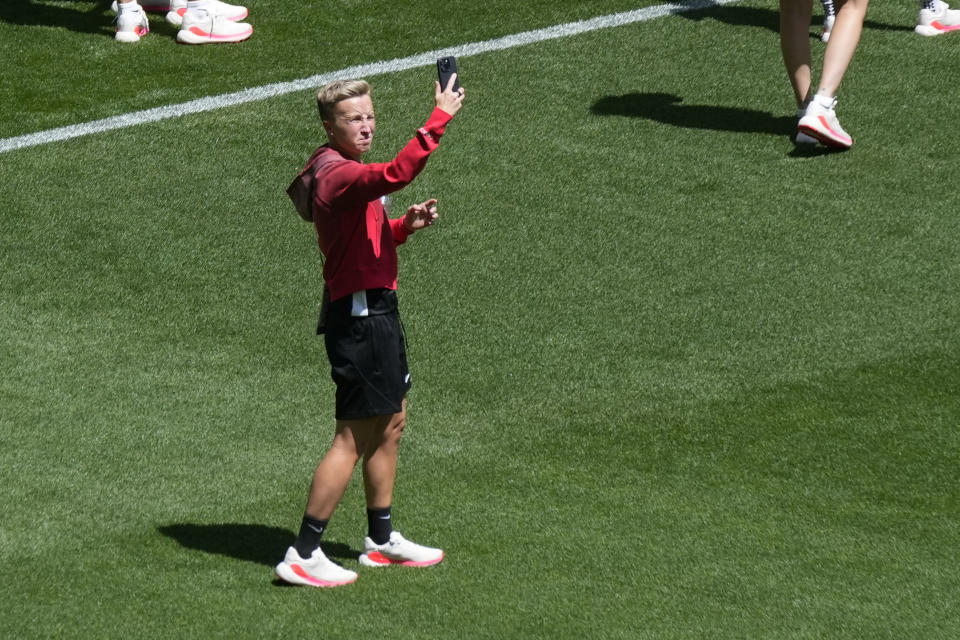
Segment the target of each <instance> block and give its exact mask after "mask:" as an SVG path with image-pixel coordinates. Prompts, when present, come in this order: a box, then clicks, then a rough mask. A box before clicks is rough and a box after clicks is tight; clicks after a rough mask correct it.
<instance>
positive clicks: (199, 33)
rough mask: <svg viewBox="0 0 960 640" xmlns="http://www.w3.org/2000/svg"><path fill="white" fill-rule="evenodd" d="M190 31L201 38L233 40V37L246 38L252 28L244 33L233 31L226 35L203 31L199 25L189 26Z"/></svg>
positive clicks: (251, 31)
mask: <svg viewBox="0 0 960 640" xmlns="http://www.w3.org/2000/svg"><path fill="white" fill-rule="evenodd" d="M190 33H192V34H193V35H195V36H199V37H201V38H210V39H211V40H235V39H242V38H248V37H250V34H251V33H253V29H250V30H249V31H247V32H245V33H242V34H236V33H233V34H230V35H226V36H218V35H217V34H215V33H210V32H209V31H204V30H203V29H201V28H200V27H190Z"/></svg>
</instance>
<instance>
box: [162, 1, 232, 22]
mask: <svg viewBox="0 0 960 640" xmlns="http://www.w3.org/2000/svg"><path fill="white" fill-rule="evenodd" d="M206 9H207V10H208V11H209V12H210V13H214V14H217V15H219V16H223V17H224V18H226V19H227V20H230V21H231V22H240V21H241V20H243V19H244V18H246V17H247V15H248V14H249V12H248V11H247V8H246V7H241V6H239V5H235V4H227V3H226V2H220V0H207V3H206ZM186 12H187V0H172V1H171V3H170V10H169V11H168V12H167V22H169V23H170V24H172V25H173V26H175V27H179V26H180V25H181V24H183V16H184V14H185V13H186Z"/></svg>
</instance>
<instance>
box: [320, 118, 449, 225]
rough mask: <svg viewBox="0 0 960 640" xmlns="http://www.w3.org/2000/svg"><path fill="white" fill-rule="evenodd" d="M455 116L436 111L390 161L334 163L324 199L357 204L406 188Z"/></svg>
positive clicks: (328, 175)
mask: <svg viewBox="0 0 960 640" xmlns="http://www.w3.org/2000/svg"><path fill="white" fill-rule="evenodd" d="M452 117H453V116H451V115H449V114H448V113H447V112H445V111H443V110H442V109H439V108H435V109H434V110H433V113H431V114H430V118H429V119H427V122H426V124H424V125H423V126H422V127H420V129H418V130H417V134H416V135H415V136H414V137H413V139H411V140H410V141H409V142H408V143H407V144H406V146H404V147H403V149H401V151H400V153H398V154H397V156H396V157H395V158H394V159H393V160H392V161H390V162H380V163H372V164H361V163H359V162H342V163H337V164H335V165H334V166H332V167H331V169H330V171H329V173H327V175H326V176H324V180H323V187H322V189H323V191H324V192H325V193H323V194H320V197H321V199H322V200H324V201H326V202H328V203H330V204H331V205H335V204H342V205H347V206H349V205H357V204H361V203H364V202H370V201H371V200H374V199H376V198H379V197H380V196H382V195H386V194H388V193H393V192H394V191H398V190H400V189H402V188H403V187H405V186H407V185H408V184H410V183H411V182H412V181H413V179H414V178H416V177H417V175H418V174H419V173H420V172H421V171H423V168H424V167H425V166H426V164H427V158H429V157H430V154H431V153H432V152H433V151H434V149H436V148H437V146H438V144H439V141H440V137H441V136H443V133H444V130H445V129H446V126H447V123H448V122H450V119H451V118H452ZM404 239H406V238H404Z"/></svg>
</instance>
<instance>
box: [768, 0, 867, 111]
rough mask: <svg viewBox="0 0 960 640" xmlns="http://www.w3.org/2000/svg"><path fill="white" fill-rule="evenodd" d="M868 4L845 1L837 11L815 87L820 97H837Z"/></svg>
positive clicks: (860, 0)
mask: <svg viewBox="0 0 960 640" xmlns="http://www.w3.org/2000/svg"><path fill="white" fill-rule="evenodd" d="M867 2H868V0H846V1H845V2H844V3H843V4H842V5H841V6H840V9H839V10H838V11H837V21H836V22H835V23H834V25H833V35H831V36H830V41H829V42H828V43H827V50H826V52H825V53H824V55H823V73H822V74H821V77H820V86H819V87H818V88H817V93H818V94H819V95H821V96H824V97H830V98H832V97H834V96H836V95H837V89H839V88H840V82H841V81H842V80H843V75H844V74H845V73H846V72H847V67H848V66H850V61H851V60H852V59H853V52H854V51H855V50H856V48H857V44H858V43H859V42H860V34H861V32H862V31H863V20H864V18H865V17H866V15H867ZM781 4H782V3H781Z"/></svg>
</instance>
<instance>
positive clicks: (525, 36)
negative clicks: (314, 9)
mask: <svg viewBox="0 0 960 640" xmlns="http://www.w3.org/2000/svg"><path fill="white" fill-rule="evenodd" d="M736 1H737V0H689V1H683V2H677V3H668V4H661V5H656V6H652V7H645V8H643V9H636V10H634V11H625V12H623V13H614V14H611V15H606V16H599V17H597V18H591V19H589V20H581V21H579V22H568V23H566V24H559V25H555V26H552V27H547V28H545V29H537V30H534V31H524V32H522V33H515V34H513V35H509V36H504V37H502V38H496V39H494V40H485V41H483V42H472V43H470V44H462V45H459V46H454V47H449V48H446V49H436V50H434V51H426V52H424V53H418V54H415V55H412V56H408V57H406V58H395V59H393V60H384V61H380V62H371V63H368V64H362V65H355V66H352V67H347V68H345V69H340V70H339V71H330V72H328V73H321V74H317V75H314V76H310V77H309V78H301V79H300V80H291V81H289V82H277V83H275V84H267V85H263V86H259V87H253V88H251V89H244V90H243V91H237V92H235V93H224V94H221V95H218V96H208V97H206V98H198V99H196V100H191V101H189V102H182V103H180V104H171V105H167V106H164V107H155V108H153V109H146V110H144V111H134V112H132V113H125V114H122V115H119V116H112V117H110V118H103V119H102V120H93V121H91V122H83V123H80V124H72V125H69V126H66V127H58V128H56V129H48V130H46V131H37V132H35V133H28V134H24V135H21V136H15V137H12V138H4V139H0V153H6V152H7V151H14V150H16V149H24V148H27V147H35V146H38V145H41V144H48V143H51V142H62V141H64V140H70V139H71V138H78V137H80V136H87V135H91V134H94V133H102V132H104V131H113V130H115V129H123V128H125V127H132V126H135V125H139V124H146V123H148V122H157V121H159V120H166V119H168V118H178V117H180V116H185V115H189V114H192V113H202V112H204V111H214V110H216V109H222V108H224V107H229V106H233V105H238V104H244V103H247V102H255V101H258V100H265V99H267V98H272V97H274V96H282V95H285V94H288V93H292V92H294V91H302V90H305V89H316V88H319V87H322V86H323V85H325V84H327V83H328V82H332V81H333V80H339V79H344V78H363V77H370V76H377V75H383V74H386V73H394V72H397V71H406V70H408V69H414V68H417V67H425V66H428V65H432V64H434V63H435V62H436V59H437V58H438V57H440V56H457V57H461V58H463V57H467V56H475V55H477V54H480V53H487V52H490V51H502V50H504V49H512V48H514V47H522V46H524V45H528V44H533V43H536V42H543V41H545V40H556V39H558V38H568V37H570V36H575V35H578V34H581V33H587V32H589V31H597V30H599V29H606V28H609V27H620V26H623V25H628V24H632V23H635V22H644V21H647V20H653V19H654V18H660V17H662V16H666V15H670V14H674V13H682V12H685V11H695V10H697V9H705V8H708V7H712V6H718V5H723V4H729V3H732V2H736Z"/></svg>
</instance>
